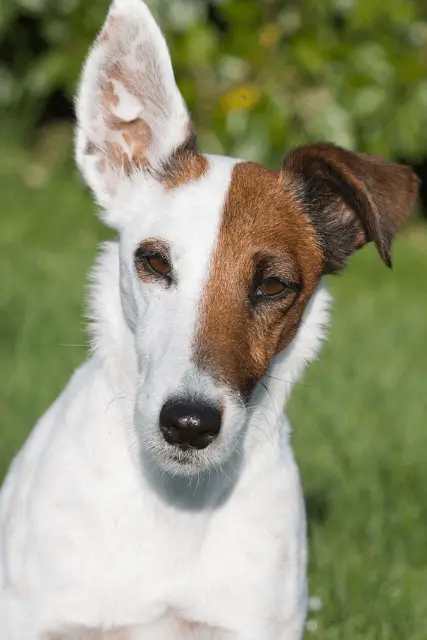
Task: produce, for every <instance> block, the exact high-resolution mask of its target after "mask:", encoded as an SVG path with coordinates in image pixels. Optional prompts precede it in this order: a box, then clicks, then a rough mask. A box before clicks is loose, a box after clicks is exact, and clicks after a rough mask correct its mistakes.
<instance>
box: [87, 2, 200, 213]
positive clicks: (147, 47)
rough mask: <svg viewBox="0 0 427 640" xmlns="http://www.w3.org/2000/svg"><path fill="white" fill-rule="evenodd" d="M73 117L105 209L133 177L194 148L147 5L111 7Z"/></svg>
mask: <svg viewBox="0 0 427 640" xmlns="http://www.w3.org/2000/svg"><path fill="white" fill-rule="evenodd" d="M76 113H77V140H76V158H77V163H78V165H79V167H80V169H81V171H82V173H83V175H84V177H85V179H86V181H87V183H88V184H89V186H90V187H91V189H92V190H93V192H94V194H95V196H96V199H97V200H98V202H99V203H100V204H101V205H102V206H103V207H108V205H109V203H110V201H111V197H112V196H113V195H114V193H115V192H116V190H117V188H118V186H120V183H121V182H123V181H125V180H127V179H128V178H129V176H130V175H131V174H132V173H133V172H135V171H141V172H145V173H146V174H147V175H148V174H150V175H153V174H154V175H156V174H157V172H161V171H162V169H163V167H164V166H165V165H167V163H168V162H170V158H171V156H172V155H173V154H174V152H175V151H176V150H177V149H179V148H180V147H185V148H187V149H190V147H191V146H192V145H193V144H194V136H193V135H192V130H191V125H190V120H189V116H188V112H187V109H186V106H185V104H184V101H183V99H182V96H181V94H180V92H179V90H178V88H177V86H176V83H175V79H174V74H173V70H172V65H171V61H170V56H169V52H168V48H167V45H166V42H165V40H164V38H163V36H162V34H161V32H160V29H159V28H158V26H157V24H156V23H155V21H154V19H153V17H152V15H151V14H150V12H149V10H148V8H147V7H146V5H145V4H144V2H142V0H115V1H114V2H113V3H112V5H111V7H110V10H109V13H108V17H107V20H106V23H105V25H104V27H103V29H102V31H101V33H100V34H99V36H98V38H97V39H96V41H95V43H94V45H93V47H92V49H91V51H90V53H89V56H88V59H87V61H86V63H85V66H84V69H83V73H82V77H81V82H80V89H79V92H78V97H77V100H76ZM107 222H108V216H107ZM110 222H111V221H110Z"/></svg>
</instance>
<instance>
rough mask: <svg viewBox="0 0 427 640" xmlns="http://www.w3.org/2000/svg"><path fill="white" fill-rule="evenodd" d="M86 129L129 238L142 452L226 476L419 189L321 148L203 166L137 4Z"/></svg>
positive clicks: (127, 282) (97, 56)
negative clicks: (275, 158) (269, 403)
mask: <svg viewBox="0 0 427 640" xmlns="http://www.w3.org/2000/svg"><path fill="white" fill-rule="evenodd" d="M77 121H78V124H77V161H78V164H79V166H80V168H81V170H82V173H83V175H84V176H85V178H86V180H87V182H88V184H89V185H90V187H91V188H92V190H93V192H94V194H95V197H96V199H97V201H98V202H99V204H100V205H101V207H102V210H103V217H104V219H105V221H106V222H107V223H108V224H110V225H111V226H113V227H115V228H116V229H118V230H119V234H120V283H121V285H120V286H121V296H122V306H123V311H124V315H125V317H126V321H127V323H128V325H129V327H130V328H131V330H132V331H133V333H134V335H135V344H136V351H137V356H138V369H139V385H138V397H137V400H136V404H135V424H136V428H137V431H138V434H139V437H140V441H141V443H142V446H144V447H145V448H146V449H150V450H151V451H152V454H153V455H154V456H155V457H156V458H157V460H158V461H159V463H160V464H162V465H163V466H164V467H167V468H169V469H172V470H175V471H177V470H178V469H179V470H181V472H182V473H190V472H194V471H199V470H202V469H203V468H206V467H208V466H209V465H213V464H221V462H223V461H224V460H225V459H226V458H227V457H228V456H229V455H230V453H231V452H232V451H233V450H234V448H235V446H236V442H237V440H238V438H239V434H240V433H241V430H242V428H243V425H244V423H245V418H246V404H247V400H248V398H249V397H250V395H251V393H252V392H253V390H254V387H255V386H256V385H257V383H258V382H259V381H260V380H261V378H262V377H263V376H264V375H265V374H266V372H267V370H268V368H269V365H270V363H271V361H272V359H273V358H274V357H275V356H276V355H277V354H279V353H280V352H282V351H283V350H284V349H285V348H286V347H287V346H288V345H290V343H291V342H292V340H293V339H294V338H295V336H296V334H297V332H298V329H299V327H300V324H301V321H302V318H303V314H304V311H305V309H306V307H307V304H308V303H309V301H310V298H311V297H312V296H313V294H314V293H315V291H316V288H317V285H318V283H319V280H320V279H321V277H322V275H323V274H325V273H332V272H336V271H338V270H340V269H341V268H342V267H343V266H344V264H345V262H346V260H347V258H348V257H349V256H350V254H351V253H353V252H354V251H355V250H356V249H359V248H360V247H362V246H363V245H364V244H365V243H367V242H370V241H373V242H374V243H375V244H376V246H377V248H378V250H379V253H380V255H381V257H382V259H383V260H384V262H385V263H386V264H388V265H389V264H390V248H391V241H392V238H393V236H394V235H395V233H396V232H397V231H398V230H399V228H400V226H401V224H402V223H403V221H404V220H405V218H406V217H407V215H408V214H409V212H410V209H411V207H412V205H413V202H414V200H415V197H416V192H417V180H416V178H415V177H414V175H413V174H412V172H411V171H410V170H409V169H408V168H406V167H404V166H400V165H396V164H393V163H390V162H387V161H386V160H383V159H381V158H379V157H376V156H368V155H362V154H357V153H353V152H350V151H346V150H344V149H341V148H338V147H336V146H334V145H331V144H327V143H318V144H313V145H308V146H306V147H303V148H299V149H297V150H296V151H291V152H290V153H288V154H287V155H286V156H285V159H284V161H283V166H282V168H281V170H280V171H271V170H268V169H265V168H263V167H262V166H260V165H258V164H256V163H253V162H244V161H239V160H234V159H230V158H225V157H214V156H205V155H201V154H200V153H199V152H198V151H197V148H196V143H195V135H194V132H193V128H192V124H191V121H190V118H189V115H188V112H187V109H186V106H185V104H184V101H183V99H182V96H181V94H180V92H179V90H178V88H177V86H176V84H175V80H174V75H173V71H172V66H171V61H170V57H169V53H168V49H167V46H166V43H165V41H164V39H163V36H162V34H161V32H160V30H159V28H158V27H157V25H156V23H155V22H154V20H153V18H152V16H151V14H150V13H149V11H148V9H147V7H146V6H145V4H144V3H143V2H142V0H116V1H115V2H113V4H112V7H111V9H110V12H109V15H108V18H107V21H106V24H105V26H104V28H103V29H102V31H101V33H100V34H99V36H98V38H97V40H96V42H95V43H94V46H93V48H92V50H91V52H90V55H89V57H88V60H87V62H86V65H85V68H84V72H83V76H82V80H81V85H80V92H79V96H78V99H77Z"/></svg>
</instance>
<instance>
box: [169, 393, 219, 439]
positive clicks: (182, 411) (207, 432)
mask: <svg viewBox="0 0 427 640" xmlns="http://www.w3.org/2000/svg"><path fill="white" fill-rule="evenodd" d="M159 423H160V431H161V432H162V434H163V437H164V439H165V440H166V442H169V444H173V445H175V446H176V447H179V448H180V449H183V450H185V449H204V448H205V447H207V446H208V444H210V443H211V442H213V441H214V440H215V438H216V437H217V436H218V434H219V430H220V428H221V412H220V411H219V409H217V408H216V407H214V406H212V405H210V404H205V403H204V402H190V401H187V402H185V401H182V400H173V399H172V400H168V401H167V402H166V403H165V404H164V405H163V407H162V410H161V411H160V418H159Z"/></svg>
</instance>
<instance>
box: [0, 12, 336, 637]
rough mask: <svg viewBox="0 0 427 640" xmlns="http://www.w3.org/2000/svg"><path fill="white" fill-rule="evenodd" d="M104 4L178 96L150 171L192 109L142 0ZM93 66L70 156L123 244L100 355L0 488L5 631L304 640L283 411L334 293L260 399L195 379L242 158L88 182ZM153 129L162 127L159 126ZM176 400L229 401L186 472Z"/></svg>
mask: <svg viewBox="0 0 427 640" xmlns="http://www.w3.org/2000/svg"><path fill="white" fill-rule="evenodd" d="M112 11H115V12H119V13H120V12H121V14H122V15H125V17H126V20H127V21H128V22H131V23H132V24H136V25H137V26H138V33H139V34H141V33H143V34H145V35H146V34H147V33H148V34H149V35H148V37H149V39H150V42H151V43H152V47H153V49H152V52H153V56H157V57H156V60H158V61H159V64H158V67H157V68H158V69H159V73H160V77H159V78H152V79H151V80H150V82H152V83H153V82H154V85H153V86H156V84H155V83H156V81H157V80H158V81H159V82H162V83H164V84H165V91H166V93H167V95H169V96H170V99H169V100H168V101H167V104H166V107H165V108H166V111H165V116H166V120H164V121H162V125H161V126H160V125H159V127H160V129H159V131H160V130H161V131H162V134H161V135H162V136H164V139H163V141H162V143H161V144H158V145H157V144H155V143H153V144H154V147H155V148H153V149H152V150H151V151H150V153H151V155H150V162H152V163H153V165H155V164H156V162H157V161H158V159H159V158H162V161H163V160H166V159H167V156H168V154H169V153H171V152H172V151H173V149H174V148H175V147H176V146H177V144H179V142H180V141H179V136H178V137H177V133H176V130H174V131H172V129H173V126H172V124H173V119H174V118H176V119H177V121H179V122H181V120H182V119H184V118H185V117H186V116H185V115H184V114H186V111H185V107H183V103H182V101H181V98H180V97H177V95H176V93H177V91H178V90H177V89H176V86H175V83H174V80H173V74H172V70H171V67H170V62H169V58H168V57H167V49H166V46H165V44H164V41H163V38H162V36H161V34H160V32H159V31H158V28H157V27H156V25H155V23H154V21H153V20H152V18H151V16H150V15H149V13H148V10H147V8H146V7H145V5H144V4H143V3H142V1H140V0H120V1H116V3H115V6H114V7H113V9H112ZM144 37H145V36H144ZM97 46H98V45H97ZM102 66H103V57H102V54H101V53H100V51H97V50H96V47H95V49H94V50H93V53H92V57H90V58H89V61H88V63H87V65H86V70H85V73H84V75H83V80H82V85H81V89H80V98H79V102H78V117H79V124H78V150H77V156H78V159H79V164H80V166H81V167H82V170H83V172H84V173H85V175H86V177H87V179H88V182H89V183H90V184H91V186H92V188H93V189H94V191H95V194H96V197H97V198H98V200H99V202H101V203H102V204H103V205H104V207H105V208H106V212H105V217H106V219H107V220H108V221H109V222H110V223H112V224H114V225H115V226H117V227H118V228H119V229H120V236H119V239H118V241H117V242H114V243H109V244H107V245H105V246H104V248H103V250H102V253H101V256H100V258H99V259H98V262H97V265H96V267H95V270H94V273H93V284H92V289H91V292H92V295H91V316H92V318H93V325H92V336H93V353H92V355H91V357H90V358H89V359H88V360H87V361H86V362H85V363H84V364H83V366H82V367H80V369H78V370H77V371H76V373H75V374H74V376H73V377H72V379H71V381H70V382H69V384H68V386H67V387H66V389H65V390H64V391H63V393H62V394H61V395H60V396H59V397H58V399H57V400H56V401H55V403H54V404H53V405H52V407H51V408H50V409H49V410H48V412H47V413H46V414H45V416H43V418H42V419H41V420H40V421H39V423H38V424H37V425H36V427H35V429H34V430H33V432H32V434H31V436H30V437H29V439H28V441H27V443H26V444H25V446H24V447H23V448H22V450H21V451H20V453H19V454H18V456H17V457H16V459H15V460H14V462H13V464H12V466H11V469H10V471H9V474H8V476H7V478H6V481H5V483H4V486H3V488H2V493H1V499H0V553H1V556H0V628H1V638H2V640H41V639H44V640H48V638H49V637H51V638H61V639H65V638H67V639H69V640H76V639H77V638H81V639H85V638H89V637H90V638H94V637H96V638H101V637H103V634H102V630H103V629H105V630H107V629H112V628H121V629H122V630H123V636H117V637H120V638H123V639H126V640H181V639H182V640H189V639H190V638H194V639H197V640H208V639H210V640H228V639H229V640H299V639H300V638H302V634H303V625H304V618H305V609H306V532H305V514H304V505H303V500H302V494H301V487H300V482H299V477H298V472H297V469H296V466H295V463H294V460H293V456H292V452H291V448H290V442H289V435H290V434H289V431H290V430H289V425H288V423H287V421H286V419H285V417H284V416H283V413H282V407H283V405H284V403H285V400H286V399H287V397H288V395H289V392H290V390H291V387H292V384H293V383H294V382H295V381H296V380H297V379H298V378H299V377H300V375H301V373H302V370H303V367H304V365H305V364H306V363H307V362H309V361H310V360H312V359H313V358H314V357H315V356H316V354H317V352H318V350H319V347H320V344H321V341H322V339H323V332H324V327H325V325H326V323H327V319H328V306H329V296H328V294H327V293H326V292H325V290H324V289H323V288H322V287H320V288H319V289H318V291H317V292H316V294H315V295H314V296H313V298H312V301H311V303H310V305H309V307H308V308H307V310H306V313H305V316H304V321H303V323H302V324H301V326H300V329H299V331H298V334H297V336H296V337H295V339H294V340H293V342H292V344H291V345H290V346H289V347H288V348H287V349H286V350H285V351H284V352H282V353H281V354H279V355H278V356H277V357H276V358H275V359H274V361H273V362H272V363H271V367H270V370H269V373H270V374H271V375H272V376H273V378H266V379H265V383H266V385H267V386H268V388H269V393H268V392H267V391H266V390H265V389H264V388H263V387H262V386H261V385H258V387H257V388H256V391H255V394H254V400H253V406H252V408H251V409H249V410H248V409H246V408H245V407H244V406H243V404H242V403H241V402H239V400H238V399H236V397H235V396H234V395H233V394H232V393H231V392H230V391H229V390H228V389H227V388H225V387H222V386H219V385H218V384H217V383H215V382H214V380H213V379H211V378H210V377H209V376H208V375H207V374H200V373H199V372H198V371H197V370H196V368H195V366H194V365H193V364H192V362H191V358H190V354H191V348H192V340H193V336H194V332H195V327H196V322H197V313H198V305H199V301H200V297H201V295H202V292H203V287H204V284H205V282H206V280H207V277H208V269H209V262H210V259H211V256H212V254H213V251H214V249H215V244H216V240H217V235H218V231H219V226H220V222H221V211H222V207H223V203H224V199H225V196H226V193H227V189H228V187H229V183H230V178H231V172H232V168H233V166H234V165H235V163H236V162H237V161H236V160H232V159H228V158H221V157H213V156H210V157H208V162H209V169H208V171H207V172H206V174H205V175H204V176H203V177H202V178H201V179H200V180H198V181H195V182H190V183H188V184H187V185H186V186H183V187H181V188H179V189H176V190H172V191H166V190H165V189H164V188H163V187H162V186H161V184H159V183H158V182H156V179H155V177H154V176H153V174H150V173H147V172H144V170H143V169H141V168H140V167H136V168H135V172H134V173H132V175H130V176H127V177H125V176H124V175H121V176H120V174H119V173H120V172H119V173H116V174H115V176H114V180H115V183H114V189H110V187H111V184H110V185H108V184H106V183H105V182H103V180H105V179H106V180H107V181H108V180H111V179H112V176H111V174H108V175H107V176H105V175H103V176H101V175H100V174H97V173H96V171H95V173H93V166H89V165H87V164H86V162H87V161H88V158H86V157H84V156H85V154H84V153H83V146H81V145H82V144H83V145H84V144H85V142H84V140H83V136H84V135H86V132H89V133H88V135H92V131H91V128H90V127H91V126H92V125H91V122H92V121H93V119H95V121H96V119H97V117H98V116H97V111H96V109H95V111H92V107H93V105H92V101H93V100H95V106H96V82H97V81H96V77H97V76H96V74H97V73H99V69H100V68H102ZM165 95H166V94H165ZM129 104H130V106H132V104H131V101H130V102H129ZM129 108H130V107H129ZM168 109H169V111H168ZM129 113H130V112H129ZM129 113H128V114H127V117H128V116H129ZM168 113H169V114H170V115H171V118H172V124H171V123H169V120H168V119H167V115H168ZM122 115H123V113H122ZM131 115H134V114H133V113H132V114H131ZM129 117H130V116H129ZM150 124H151V126H152V127H153V128H154V130H156V127H157V125H158V124H159V121H158V120H156V119H154V120H151V121H150ZM98 125H99V126H100V127H101V129H98V133H97V135H100V136H101V137H100V138H98V139H97V145H98V150H99V151H100V153H103V151H102V150H103V149H104V138H103V137H102V136H105V135H109V134H108V132H105V131H104V133H102V118H101V120H100V121H99V122H98ZM162 127H163V128H162ZM156 135H157V134H156ZM156 135H155V136H154V138H153V139H154V140H157V138H156ZM159 135H160V134H159ZM179 135H181V134H179ZM92 160H93V159H89V161H92ZM106 194H108V195H106ZM153 236H160V237H161V238H162V239H164V240H166V241H168V242H169V243H170V245H171V252H172V255H171V258H172V262H173V264H174V268H175V269H176V273H177V276H178V286H177V287H176V288H171V289H167V290H166V289H162V288H161V287H159V286H154V285H149V284H146V283H143V282H141V280H140V279H139V278H138V277H137V275H136V273H135V269H134V265H133V255H134V252H135V249H136V248H137V246H138V245H139V243H140V242H141V241H142V240H144V239H145V238H150V237H153ZM225 321H226V320H225ZM176 392H187V393H191V394H193V395H196V396H199V397H202V398H205V399H211V400H214V399H217V398H220V399H221V401H222V403H223V404H224V405H225V412H224V414H225V418H224V422H223V425H222V428H221V432H220V436H219V437H218V439H217V441H216V442H215V443H213V444H211V445H210V446H209V447H207V448H206V449H204V450H202V451H200V452H198V454H197V456H196V457H195V458H194V460H193V462H192V463H191V464H190V463H189V464H188V465H187V466H184V467H182V466H180V467H178V466H177V464H176V462H174V461H173V458H172V456H171V449H172V447H171V446H170V445H167V444H166V443H165V442H164V441H163V440H162V438H161V437H160V433H159V429H158V416H159V411H160V408H161V406H162V404H163V402H164V401H165V399H166V398H168V397H169V396H170V395H171V394H174V393H176ZM191 621H195V622H196V623H197V625H196V626H195V627H193V626H192V625H190V624H189V622H191ZM85 628H86V629H92V630H95V629H97V630H98V631H99V634H100V635H98V636H93V635H86V633H85V632H84V629H85ZM50 634H52V635H51V636H50ZM55 634H56V635H55ZM108 637H110V636H108V635H105V638H108ZM111 637H112V636H111Z"/></svg>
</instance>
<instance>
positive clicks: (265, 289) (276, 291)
mask: <svg viewBox="0 0 427 640" xmlns="http://www.w3.org/2000/svg"><path fill="white" fill-rule="evenodd" d="M284 291H286V285H285V284H284V282H282V281H281V280H279V278H266V279H265V280H263V281H262V282H261V284H259V285H258V287H257V289H256V291H255V297H256V298H264V297H266V298H273V297H276V296H279V295H280V294H282V293H283V292H284Z"/></svg>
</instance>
